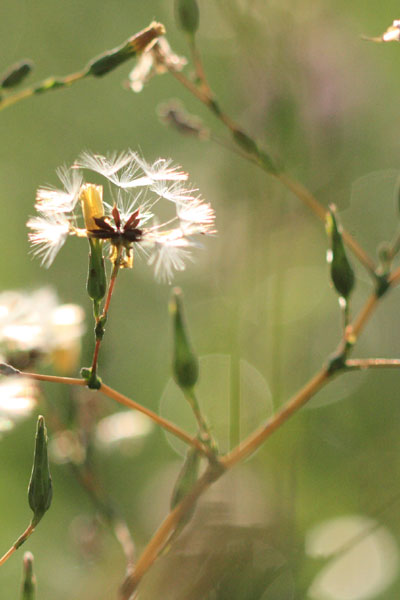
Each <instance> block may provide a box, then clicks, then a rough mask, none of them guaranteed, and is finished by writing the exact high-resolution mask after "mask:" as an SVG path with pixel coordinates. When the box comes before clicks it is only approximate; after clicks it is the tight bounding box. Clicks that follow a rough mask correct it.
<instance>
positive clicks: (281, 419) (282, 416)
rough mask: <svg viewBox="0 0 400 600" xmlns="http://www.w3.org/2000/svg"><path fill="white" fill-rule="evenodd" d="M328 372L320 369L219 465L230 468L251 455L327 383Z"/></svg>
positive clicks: (224, 457) (223, 458) (222, 459)
mask: <svg viewBox="0 0 400 600" xmlns="http://www.w3.org/2000/svg"><path fill="white" fill-rule="evenodd" d="M329 377H330V376H329V371H328V370H327V369H326V368H323V369H321V370H320V371H318V373H317V374H316V375H315V376H314V377H313V378H312V379H310V381H309V382H308V383H306V385H305V386H304V387H303V388H302V389H301V390H300V391H299V392H297V394H295V395H294V396H293V398H291V399H290V400H289V401H288V402H287V403H286V404H285V405H284V406H283V408H281V410H279V411H278V412H277V413H276V414H275V415H274V416H273V417H271V418H270V419H269V421H268V422H267V423H266V425H263V426H261V427H260V428H259V429H257V430H256V431H255V432H254V433H252V434H251V435H250V436H249V437H248V438H247V439H246V440H244V442H242V443H241V444H239V446H236V448H234V449H233V450H232V451H231V452H229V454H226V455H225V456H223V457H222V458H221V463H222V464H223V466H224V467H225V468H226V469H230V468H232V467H233V466H234V465H236V464H237V463H238V462H240V461H241V460H243V459H244V458H246V457H248V456H250V455H251V454H253V453H254V452H255V451H256V450H257V448H259V446H261V444H263V443H264V442H265V440H266V439H267V438H269V437H270V435H272V434H273V433H274V431H276V429H278V428H279V427H281V425H283V423H285V421H287V420H288V419H289V418H290V417H291V416H292V415H293V414H294V413H295V412H297V411H298V410H299V409H300V408H301V407H302V406H304V404H306V402H308V400H309V399H310V398H311V397H312V396H314V395H315V394H316V393H317V392H318V391H319V390H320V389H321V388H322V387H323V386H324V385H326V384H327V382H328V381H329Z"/></svg>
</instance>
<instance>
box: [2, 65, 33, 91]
mask: <svg viewBox="0 0 400 600" xmlns="http://www.w3.org/2000/svg"><path fill="white" fill-rule="evenodd" d="M32 69H33V62H32V61H30V60H21V61H20V62H18V63H16V64H15V65H12V66H11V67H10V68H9V69H8V70H7V71H6V73H4V74H3V75H1V76H0V87H2V88H4V89H6V88H13V87H16V86H17V85H19V84H20V83H22V81H23V80H24V79H25V77H27V76H28V75H29V73H30V72H31V71H32Z"/></svg>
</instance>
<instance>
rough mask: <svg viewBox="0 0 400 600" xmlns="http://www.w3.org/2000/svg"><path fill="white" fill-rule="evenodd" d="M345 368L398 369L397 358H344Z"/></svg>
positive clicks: (398, 361) (399, 364)
mask: <svg viewBox="0 0 400 600" xmlns="http://www.w3.org/2000/svg"><path fill="white" fill-rule="evenodd" d="M345 365H346V369H349V370H352V371H356V370H363V369H398V368H399V367H400V359H399V358H354V359H349V360H346V363H345Z"/></svg>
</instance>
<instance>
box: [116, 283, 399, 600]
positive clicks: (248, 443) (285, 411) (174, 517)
mask: <svg viewBox="0 0 400 600" xmlns="http://www.w3.org/2000/svg"><path fill="white" fill-rule="evenodd" d="M399 279H400V276H399ZM378 300H379V299H378V297H377V296H376V294H371V296H370V297H369V298H368V299H367V301H366V303H365V305H364V306H363V307H362V308H361V310H360V312H359V314H358V316H357V317H356V318H355V320H354V323H353V324H352V325H349V326H348V330H349V331H350V330H351V331H352V333H353V336H355V337H357V336H358V335H359V334H360V333H361V330H362V329H363V328H364V327H365V325H366V323H367V321H368V319H369V318H370V317H371V316H372V314H373V312H374V309H375V308H376V305H377V302H378ZM342 344H343V342H341V343H340V344H339V348H338V350H337V352H338V351H341V350H342ZM377 360H379V359H377ZM351 364H352V363H351V361H350V365H351ZM330 380H331V373H330V371H329V368H328V367H323V368H322V369H320V370H319V371H318V372H317V373H316V374H315V375H314V377H312V378H311V379H310V380H309V381H308V382H307V383H306V384H305V385H304V386H303V388H302V389H301V390H300V391H299V392H297V394H295V395H294V396H293V397H292V398H291V399H290V400H289V401H288V402H287V403H286V404H285V405H284V406H283V407H282V408H281V410H280V411H278V412H277V413H276V414H275V415H274V416H273V417H271V419H270V420H269V421H268V422H267V423H266V424H265V425H263V426H261V427H259V428H258V429H257V430H256V431H254V432H253V433H252V434H250V435H249V436H248V437H247V438H246V439H245V440H244V441H243V442H242V443H241V444H239V445H238V446H237V447H236V448H234V449H233V450H232V451H231V452H229V453H228V454H226V455H225V456H223V457H222V458H220V459H219V460H218V462H217V463H216V465H214V466H215V467H219V470H218V469H216V468H215V470H213V465H212V464H211V463H210V465H209V468H208V470H207V471H206V472H205V473H204V475H203V477H201V478H200V479H199V480H198V481H197V483H196V484H195V486H194V487H193V489H192V491H191V492H190V493H189V494H188V495H187V496H186V497H185V498H184V499H183V500H182V501H181V502H180V504H178V505H177V506H176V507H175V509H174V510H173V511H171V512H170V513H169V515H168V516H167V517H166V518H165V519H164V521H163V523H162V524H161V526H160V527H159V529H158V530H157V531H156V533H155V535H154V536H153V538H152V539H151V540H150V542H149V543H148V545H147V546H146V548H145V550H144V551H143V553H142V556H141V557H140V559H139V561H138V563H137V565H136V569H135V571H134V572H132V573H130V574H128V575H127V577H126V580H125V582H124V584H123V586H122V590H121V600H129V598H130V596H131V594H132V593H133V592H134V590H135V589H136V587H137V585H138V584H139V582H140V580H141V579H142V577H143V575H144V574H145V573H146V571H147V570H148V569H149V568H150V567H151V565H152V564H153V563H154V561H155V560H156V559H157V556H158V554H159V552H160V551H161V549H162V548H163V547H164V545H165V543H166V542H167V540H168V539H169V537H170V535H171V534H172V533H173V532H174V531H175V529H176V527H177V526H178V525H179V523H180V521H181V519H182V518H183V517H184V516H185V515H186V513H187V511H188V510H190V509H191V507H192V506H193V505H194V503H195V502H196V501H197V499H198V498H199V497H200V496H201V495H202V494H203V493H204V492H205V491H206V490H207V489H208V487H209V486H210V485H211V484H212V483H213V482H214V481H216V480H217V479H219V477H221V475H223V473H225V472H226V471H227V470H229V469H231V468H232V467H234V466H235V465H237V464H238V463H239V462H241V461H242V460H243V459H244V458H247V457H249V456H251V455H252V454H253V453H254V452H255V451H256V450H257V449H258V448H259V447H260V446H261V445H262V444H263V443H264V442H265V441H266V440H267V439H268V438H269V437H270V436H271V435H272V434H273V433H274V432H275V431H276V430H278V429H279V428H280V427H281V426H282V425H283V424H284V423H285V422H286V421H287V420H288V419H289V418H290V417H292V416H293V415H294V414H295V413H296V412H297V411H299V410H300V408H302V407H303V406H304V405H305V404H306V403H307V402H308V401H309V400H310V399H311V398H312V397H313V396H314V395H315V394H316V393H317V392H318V391H319V390H320V389H321V388H323V387H324V386H325V385H327V383H328V382H329V381H330ZM210 473H211V474H212V478H210Z"/></svg>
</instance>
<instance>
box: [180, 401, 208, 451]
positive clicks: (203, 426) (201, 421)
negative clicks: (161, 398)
mask: <svg viewBox="0 0 400 600" xmlns="http://www.w3.org/2000/svg"><path fill="white" fill-rule="evenodd" d="M183 393H184V395H185V398H186V400H187V401H188V403H189V405H190V407H191V409H192V412H193V414H194V417H195V419H196V421H197V425H198V428H199V431H200V435H201V439H202V440H203V441H204V442H205V443H206V444H208V445H209V444H210V443H211V445H214V444H213V439H212V435H211V431H210V428H209V426H208V423H207V421H206V419H205V418H204V416H203V414H202V412H201V409H200V405H199V402H198V400H197V397H196V394H195V392H194V390H183Z"/></svg>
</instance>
